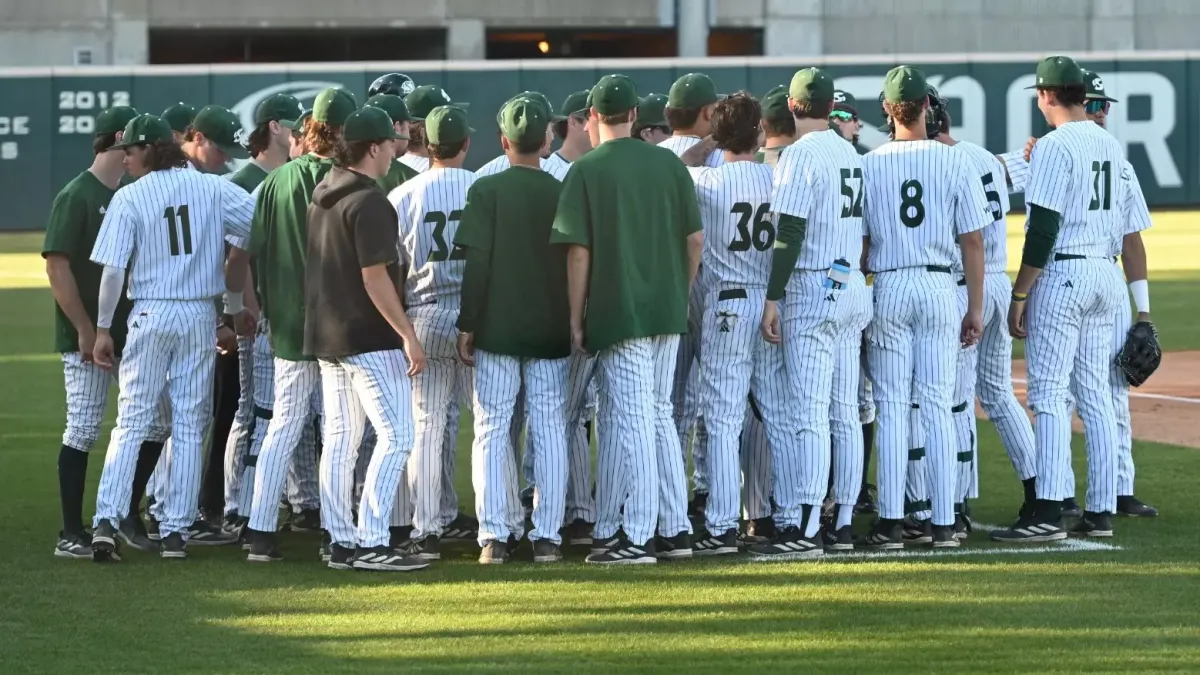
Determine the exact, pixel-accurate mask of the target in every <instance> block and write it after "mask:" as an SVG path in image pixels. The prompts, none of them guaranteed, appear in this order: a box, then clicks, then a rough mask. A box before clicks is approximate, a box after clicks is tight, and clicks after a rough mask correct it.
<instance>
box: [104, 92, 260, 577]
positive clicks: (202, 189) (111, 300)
mask: <svg viewBox="0 0 1200 675" xmlns="http://www.w3.org/2000/svg"><path fill="white" fill-rule="evenodd" d="M234 119H235V120H236V118H234ZM210 140H211V141H212V142H213V143H217V144H220V145H221V146H224V147H221V148H220V150H221V152H223V153H228V154H230V155H236V154H238V152H237V148H236V147H234V146H232V145H226V144H225V141H224V139H220V138H217V137H215V135H214V137H210ZM120 145H121V147H123V148H125V152H126V155H127V157H126V164H127V166H128V167H129V168H130V171H131V173H132V174H133V176H134V177H135V178H137V179H138V180H137V181H136V182H135V183H133V184H132V185H128V186H126V187H125V188H124V189H122V190H121V191H119V192H118V193H117V194H116V195H115V196H114V197H113V200H112V202H111V203H110V204H109V208H108V212H107V213H106V214H105V216H104V223H103V224H102V225H101V227H100V233H99V235H98V236H97V238H96V246H95V248H94V249H93V250H92V261H93V262H95V263H97V264H100V265H104V267H105V269H104V272H103V273H102V276H101V279H100V289H99V300H98V303H97V307H98V309H97V321H96V323H97V335H96V344H95V347H94V350H93V358H94V359H95V361H96V363H97V365H99V366H101V367H104V368H112V367H113V365H114V345H113V338H112V335H111V333H110V328H111V326H112V320H113V315H114V312H115V310H116V305H117V302H118V300H119V296H120V294H121V287H122V284H123V281H124V278H125V274H126V271H125V268H126V266H128V265H130V262H132V266H131V269H130V270H129V297H130V299H132V300H133V302H134V306H133V309H132V310H131V312H130V322H129V335H128V339H127V341H126V345H125V350H124V356H123V358H122V361H121V373H120V378H121V397H120V403H119V405H118V409H117V424H116V427H115V428H114V429H113V432H112V438H111V439H110V441H109V450H108V454H107V455H106V457H105V466H104V473H103V474H102V475H101V477H100V489H99V492H98V495H97V498H96V518H95V531H94V534H93V537H92V553H93V559H94V560H97V561H105V560H118V559H119V557H118V556H117V543H116V531H117V524H118V523H119V522H120V521H121V520H122V519H123V518H125V517H126V516H127V515H128V513H129V506H130V503H129V502H130V492H131V483H132V477H133V473H134V470H135V467H136V463H137V451H138V448H139V447H140V446H141V444H142V441H143V440H144V439H145V437H146V433H147V432H146V429H147V427H148V426H149V425H150V423H151V422H152V421H153V416H154V412H153V411H154V408H155V404H156V401H157V400H158V398H159V396H160V394H161V392H162V390H163V387H164V386H167V387H169V391H170V396H171V420H172V421H171V424H172V429H171V438H172V446H173V447H172V450H171V461H170V462H169V464H168V476H169V485H170V489H169V491H168V493H167V498H166V501H165V503H164V504H163V506H164V515H165V518H164V519H163V521H162V522H161V524H160V533H161V536H162V541H161V547H162V549H161V554H162V557H164V558H185V557H186V556H187V548H186V547H187V535H188V528H189V526H190V525H191V524H192V522H193V519H194V517H195V514H196V500H197V497H198V493H199V482H200V474H201V461H202V446H201V444H202V439H203V433H204V424H205V417H206V416H207V415H208V414H209V406H210V405H211V401H212V399H211V397H210V390H209V388H208V386H207V382H206V380H204V379H201V380H200V381H199V382H198V381H197V380H196V377H195V374H196V373H208V372H212V368H213V358H214V356H215V354H214V352H213V348H212V345H213V338H214V332H215V326H216V324H217V321H216V315H215V312H214V307H213V298H215V297H216V296H218V295H220V294H221V293H222V290H223V286H224V288H225V289H226V292H225V306H226V311H227V313H229V314H234V315H238V317H239V327H241V328H242V329H243V330H245V329H246V327H247V326H246V325H245V324H246V318H247V317H246V314H245V312H244V311H243V309H242V307H241V289H242V284H243V283H244V281H245V279H244V274H245V259H244V257H243V255H244V251H243V250H242V248H243V247H244V246H245V241H244V238H245V237H246V236H248V235H249V233H250V230H249V224H250V220H251V218H252V217H253V214H254V200H253V199H251V198H250V196H249V195H248V194H246V192H245V191H244V190H242V189H241V188H238V187H237V186H235V185H233V184H232V183H230V182H229V181H226V180H222V179H220V178H218V177H217V176H212V175H207V174H202V173H199V172H197V171H192V170H189V169H187V168H185V167H184V165H185V164H186V162H187V160H186V159H185V158H184V155H183V153H182V152H181V150H180V148H179V146H178V145H176V144H175V142H174V139H173V137H172V136H171V128H170V127H168V126H167V124H166V122H163V121H162V120H161V119H159V118H158V117H154V116H152V115H142V116H139V117H136V118H134V119H133V120H131V121H130V122H129V124H128V125H126V127H125V132H124V134H123V136H122V140H121V144H120ZM164 221H166V227H164ZM227 234H228V240H229V243H230V244H231V245H232V247H233V248H232V249H231V251H230V258H231V259H230V261H229V264H228V266H227V267H226V265H225V250H224V249H225V247H224V242H225V240H226V239H227V237H226V235H227ZM239 258H240V261H239ZM222 267H226V270H227V271H226V273H225V276H226V277H227V278H226V281H225V284H222V283H221V276H222ZM168 376H170V382H169V383H168V382H167V378H168Z"/></svg>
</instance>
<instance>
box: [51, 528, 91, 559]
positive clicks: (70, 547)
mask: <svg viewBox="0 0 1200 675" xmlns="http://www.w3.org/2000/svg"><path fill="white" fill-rule="evenodd" d="M54 557H55V558H70V559H71V560H91V559H92V538H91V537H90V536H88V533H87V532H79V533H72V534H66V533H65V532H59V533H58V543H57V544H55V546H54Z"/></svg>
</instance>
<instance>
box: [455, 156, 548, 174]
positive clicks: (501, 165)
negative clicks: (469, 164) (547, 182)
mask: <svg viewBox="0 0 1200 675" xmlns="http://www.w3.org/2000/svg"><path fill="white" fill-rule="evenodd" d="M538 164H540V165H541V167H542V171H546V170H547V169H546V160H544V159H538ZM510 166H512V162H510V161H508V155H500V156H499V157H497V158H496V159H493V160H492V161H490V162H488V163H487V164H484V165H483V166H481V167H479V170H478V171H476V172H475V177H476V178H483V177H484V176H494V175H496V174H498V173H500V172H501V171H504V170H505V169H507V168H508V167H510ZM559 180H562V179H561V178H560V179H559Z"/></svg>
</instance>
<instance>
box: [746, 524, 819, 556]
mask: <svg viewBox="0 0 1200 675" xmlns="http://www.w3.org/2000/svg"><path fill="white" fill-rule="evenodd" d="M749 551H750V555H752V556H753V557H754V558H755V559H756V560H811V559H813V558H820V557H822V556H824V555H825V546H824V545H823V544H822V542H821V534H820V532H818V533H817V534H815V535H813V536H812V537H805V536H804V532H802V531H801V530H800V528H798V527H795V526H789V527H785V528H783V529H782V530H780V531H779V534H777V535H775V538H774V539H772V540H771V541H769V542H767V543H765V544H755V545H753V546H751V547H750V548H749Z"/></svg>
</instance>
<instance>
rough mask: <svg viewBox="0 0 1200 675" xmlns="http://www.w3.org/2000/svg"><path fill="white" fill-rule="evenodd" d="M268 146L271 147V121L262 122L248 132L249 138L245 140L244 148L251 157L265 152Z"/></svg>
mask: <svg viewBox="0 0 1200 675" xmlns="http://www.w3.org/2000/svg"><path fill="white" fill-rule="evenodd" d="M269 147H271V123H270V122H263V123H262V124H260V125H258V126H256V127H254V131H251V132H250V138H249V139H248V140H247V141H246V150H247V151H248V152H249V153H250V156H251V157H256V156H258V155H260V154H262V153H264V152H266V151H267V148H269Z"/></svg>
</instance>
